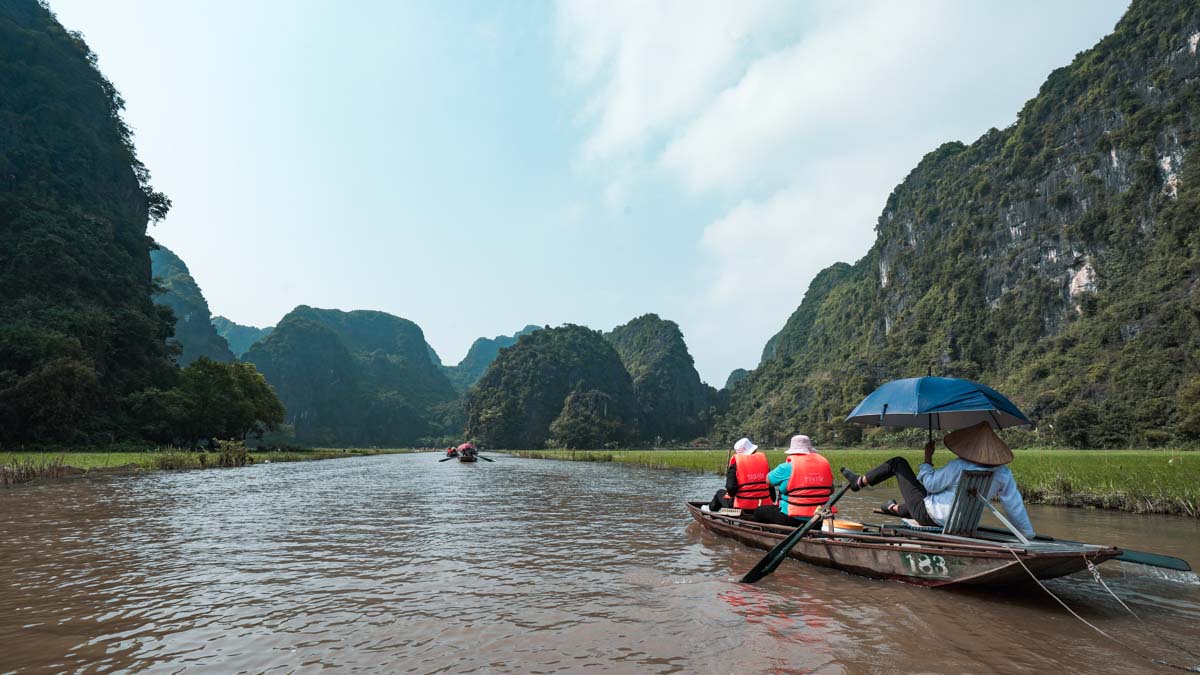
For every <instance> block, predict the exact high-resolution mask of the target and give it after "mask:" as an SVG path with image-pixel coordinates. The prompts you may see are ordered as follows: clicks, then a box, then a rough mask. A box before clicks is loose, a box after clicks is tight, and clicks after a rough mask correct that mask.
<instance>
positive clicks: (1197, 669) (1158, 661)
mask: <svg viewBox="0 0 1200 675" xmlns="http://www.w3.org/2000/svg"><path fill="white" fill-rule="evenodd" d="M1003 548H1005V549H1007V550H1008V552H1009V553H1011V554H1012V556H1013V559H1014V560H1016V561H1017V562H1018V563H1019V564H1020V565H1021V567H1022V568H1024V569H1025V571H1026V572H1027V573H1028V574H1029V578H1031V579H1033V580H1034V582H1036V583H1037V585H1038V586H1041V587H1042V590H1043V591H1046V594H1047V595H1049V596H1050V597H1052V598H1054V600H1055V602H1057V603H1058V604H1060V605H1062V606H1063V609H1065V610H1067V611H1068V612H1070V613H1071V616H1073V617H1075V618H1076V619H1079V620H1080V621H1082V622H1083V623H1084V625H1086V626H1087V627H1088V628H1091V629H1092V630H1094V631H1096V632H1097V633H1099V634H1101V635H1103V636H1104V637H1106V638H1108V639H1109V640H1112V641H1113V642H1115V643H1117V644H1119V645H1121V646H1122V647H1124V648H1126V649H1128V650H1129V651H1131V652H1133V653H1134V654H1137V655H1138V656H1140V657H1142V658H1144V659H1146V660H1148V661H1150V662H1151V663H1156V664H1158V665H1160V666H1167V667H1168V668H1175V669H1177V670H1182V671H1184V672H1188V673H1200V666H1195V667H1192V668H1189V667H1187V666H1181V665H1178V664H1175V663H1170V662H1168V661H1164V660H1162V659H1156V658H1154V657H1152V656H1149V655H1147V654H1143V653H1142V652H1140V651H1138V650H1136V649H1134V648H1133V647H1130V646H1129V645H1127V644H1125V643H1124V642H1122V641H1120V640H1118V639H1117V638H1115V637H1113V636H1111V635H1109V634H1108V633H1105V632H1104V631H1103V630H1101V629H1100V628H1098V627H1097V626H1096V625H1095V624H1093V623H1092V622H1090V621H1088V620H1087V619H1085V618H1083V617H1082V616H1079V615H1078V614H1076V613H1075V610H1073V609H1071V608H1070V607H1069V606H1068V605H1067V603H1065V602H1063V601H1062V599H1061V598H1059V597H1058V596H1057V595H1055V594H1054V592H1053V591H1051V590H1050V589H1049V588H1046V584H1043V583H1042V580H1041V579H1038V578H1037V575H1035V574H1034V573H1033V572H1031V571H1030V569H1029V567H1027V566H1026V565H1025V561H1024V560H1021V556H1019V555H1017V552H1016V551H1014V550H1013V549H1012V548H1010V547H1008V546H1004V547H1003ZM1122 604H1124V603H1122ZM1126 609H1128V608H1126Z"/></svg>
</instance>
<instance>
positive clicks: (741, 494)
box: [702, 438, 775, 512]
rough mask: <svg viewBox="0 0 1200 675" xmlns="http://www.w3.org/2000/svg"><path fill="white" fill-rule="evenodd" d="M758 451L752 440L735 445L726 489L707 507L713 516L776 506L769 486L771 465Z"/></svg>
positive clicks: (728, 469)
mask: <svg viewBox="0 0 1200 675" xmlns="http://www.w3.org/2000/svg"><path fill="white" fill-rule="evenodd" d="M757 451H758V446H757V445H755V444H754V443H752V442H751V441H750V439H749V438H743V439H741V440H739V441H738V442H737V443H734V444H733V456H732V457H730V458H729V468H727V469H725V487H724V489H721V490H717V494H715V495H713V498H712V501H711V502H709V504H708V506H707V507H706V508H707V509H708V510H709V511H710V512H716V511H720V510H721V509H728V508H734V509H742V510H745V511H753V510H754V509H756V508H758V507H760V506H764V505H766V506H772V505H774V504H775V488H773V487H771V486H770V485H769V484H768V483H767V472H769V471H770V470H771V465H770V463H768V462H767V458H766V456H765V455H760V454H757ZM702 510H703V509H702Z"/></svg>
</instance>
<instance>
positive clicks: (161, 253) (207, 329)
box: [150, 245, 236, 366]
mask: <svg viewBox="0 0 1200 675" xmlns="http://www.w3.org/2000/svg"><path fill="white" fill-rule="evenodd" d="M150 270H151V274H153V275H154V278H155V279H156V280H158V281H159V283H160V284H161V285H162V289H163V292H162V293H156V294H155V295H154V302H156V303H158V304H160V305H164V306H166V307H170V308H171V311H173V312H174V313H175V337H174V338H173V339H174V341H175V342H177V343H179V345H180V347H182V349H183V351H182V352H181V353H180V355H179V357H178V359H177V361H178V363H179V365H181V366H186V365H187V364H189V363H191V362H192V361H195V360H196V359H198V358H200V357H208V358H210V359H212V360H213V361H218V362H220V363H232V362H233V361H235V360H236V359H235V358H234V354H233V352H232V351H230V349H229V343H227V342H226V341H225V338H224V337H222V336H221V335H219V334H218V333H217V330H216V329H215V328H214V327H213V324H212V313H211V312H210V311H209V309H208V301H207V300H205V299H204V294H203V293H202V292H201V291H200V286H199V285H197V284H196V280H195V279H194V278H192V275H191V272H189V271H188V267H187V264H186V263H184V262H183V260H181V259H180V258H179V256H177V255H175V253H174V252H173V251H171V250H170V249H168V248H167V247H165V246H162V245H159V247H158V249H156V250H153V251H151V252H150Z"/></svg>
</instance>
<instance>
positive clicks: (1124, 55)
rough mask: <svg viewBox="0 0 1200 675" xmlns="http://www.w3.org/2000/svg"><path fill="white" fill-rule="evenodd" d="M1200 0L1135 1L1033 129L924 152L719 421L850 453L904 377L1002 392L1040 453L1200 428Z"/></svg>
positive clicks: (1084, 56)
mask: <svg viewBox="0 0 1200 675" xmlns="http://www.w3.org/2000/svg"><path fill="white" fill-rule="evenodd" d="M1198 46H1200V4H1197V3H1195V2H1194V1H1193V0H1135V1H1134V2H1133V4H1132V5H1131V7H1130V8H1129V10H1128V12H1127V13H1126V15H1125V16H1124V18H1122V20H1121V21H1120V23H1119V24H1118V25H1117V27H1116V29H1115V30H1114V32H1113V33H1112V34H1111V35H1109V36H1108V37H1106V38H1104V39H1103V40H1102V41H1101V42H1100V43H1099V44H1097V45H1096V46H1095V47H1094V48H1093V49H1091V50H1088V51H1086V52H1083V53H1081V54H1079V55H1078V56H1077V57H1076V58H1075V60H1074V62H1073V63H1072V64H1071V65H1070V66H1067V67H1065V68H1060V69H1058V70H1056V71H1054V72H1053V73H1051V75H1050V77H1049V78H1048V79H1047V81H1046V83H1045V84H1044V85H1043V86H1042V88H1041V91H1040V92H1038V95H1037V96H1036V97H1035V98H1033V99H1032V100H1030V101H1029V102H1028V103H1027V104H1026V105H1025V107H1024V108H1023V109H1022V110H1021V112H1020V115H1019V117H1018V121H1017V122H1016V123H1015V124H1014V125H1013V126H1011V127H1009V128H1007V129H1004V130H1002V131H998V130H995V129H993V130H991V131H989V132H988V133H986V134H984V135H983V137H981V138H980V139H978V140H977V141H976V142H975V143H973V144H971V145H969V146H967V145H963V144H961V143H947V144H945V145H943V146H942V147H940V148H938V149H937V150H935V151H933V152H931V153H930V154H929V155H927V156H926V157H925V158H924V160H922V162H921V163H920V164H919V165H918V166H917V167H916V168H915V169H914V170H913V171H912V173H911V174H909V176H908V177H907V178H906V179H905V180H904V182H903V183H901V184H900V185H899V186H898V187H897V188H896V189H895V191H894V192H893V193H892V195H891V197H890V198H889V199H888V202H887V205H886V207H885V208H884V211H883V213H882V215H881V216H880V218H879V221H878V224H877V226H876V232H877V239H876V241H875V244H874V245H873V246H872V247H871V249H870V250H869V251H868V252H867V254H866V255H865V256H864V257H863V258H862V259H861V260H859V261H858V262H857V263H855V264H854V265H853V266H848V265H844V264H839V265H835V266H834V267H832V268H830V269H828V270H825V271H824V272H822V273H821V275H819V276H818V277H817V279H816V280H815V281H814V282H813V286H812V287H811V288H810V289H809V291H808V293H807V294H806V295H805V297H804V300H803V302H802V303H801V305H800V307H799V309H797V310H796V312H795V314H793V316H792V318H791V319H789V321H788V322H787V324H786V325H785V326H784V328H783V330H781V331H780V333H779V335H777V336H775V337H774V338H772V340H771V341H770V343H769V344H768V346H767V348H766V349H765V350H764V360H763V362H762V364H761V365H760V366H759V367H758V368H757V369H755V370H754V371H753V372H752V373H751V374H750V375H749V376H748V377H747V379H746V380H745V381H744V382H743V383H742V384H741V385H739V386H738V387H736V388H734V389H733V390H732V392H731V409H730V411H729V413H728V414H727V415H725V416H724V417H723V418H722V420H721V421H720V424H719V425H718V431H719V434H720V435H721V436H723V437H725V438H732V437H734V436H736V435H739V434H744V433H748V434H752V435H753V436H754V437H755V438H756V439H762V440H764V441H767V442H781V441H782V440H783V439H784V438H785V437H786V436H787V435H789V434H792V433H798V432H804V433H810V434H814V435H816V436H817V437H818V438H820V439H822V440H824V441H826V442H828V441H830V440H854V438H855V437H856V435H857V433H858V431H857V430H855V429H847V428H843V427H842V425H841V424H840V420H841V419H842V418H843V417H844V416H845V415H846V413H847V412H848V411H849V410H850V408H851V406H853V405H854V403H856V402H857V401H858V400H859V399H860V398H861V397H862V396H863V395H864V394H866V393H868V392H869V391H870V390H871V389H872V388H874V387H875V386H876V385H878V384H879V383H881V382H883V381H885V380H887V379H889V378H893V377H903V376H912V375H921V374H924V373H925V372H926V369H927V368H932V369H933V371H934V372H935V373H936V374H944V375H952V376H962V377H969V378H974V379H979V380H983V381H986V382H988V383H990V384H993V385H995V386H997V387H998V388H1000V389H1001V390H1003V391H1005V392H1006V393H1008V394H1010V395H1012V396H1013V398H1014V399H1015V400H1016V401H1017V402H1018V403H1019V404H1020V405H1021V406H1022V407H1023V409H1024V410H1025V411H1026V412H1027V413H1029V414H1030V415H1031V417H1033V418H1034V419H1035V420H1036V421H1037V422H1039V426H1040V433H1041V434H1043V439H1044V440H1050V441H1056V442H1061V443H1064V444H1069V445H1079V446H1116V445H1142V444H1150V445H1155V444H1160V443H1166V442H1170V441H1173V440H1177V439H1184V438H1196V437H1197V436H1200V154H1198V152H1197V151H1196V149H1195V148H1196V142H1197V140H1200V53H1198V51H1200V50H1198Z"/></svg>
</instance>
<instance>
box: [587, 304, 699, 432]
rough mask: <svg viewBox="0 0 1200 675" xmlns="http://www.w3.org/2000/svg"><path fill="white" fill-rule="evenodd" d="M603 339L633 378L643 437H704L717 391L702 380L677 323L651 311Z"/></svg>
mask: <svg viewBox="0 0 1200 675" xmlns="http://www.w3.org/2000/svg"><path fill="white" fill-rule="evenodd" d="M604 337H605V339H607V340H608V341H609V342H610V343H611V344H612V345H613V347H615V348H616V350H617V353H618V354H619V355H620V356H621V362H622V363H624V364H625V369H626V370H627V371H629V376H630V377H631V378H632V379H633V393H634V397H635V398H636V399H637V403H638V419H639V420H640V431H641V435H642V438H643V439H645V440H647V441H654V440H655V439H656V438H661V439H663V440H666V441H688V440H692V439H694V438H696V437H699V436H702V435H704V433H705V432H706V431H707V430H708V426H709V422H710V415H711V413H712V411H711V410H710V407H711V406H713V405H714V404H715V403H716V394H717V392H716V391H715V390H714V389H713V388H712V387H710V386H708V385H706V384H704V383H703V382H701V381H700V374H699V373H697V372H696V367H695V362H694V361H693V360H692V355H691V354H690V353H688V348H687V344H686V343H685V342H684V341H683V333H682V332H680V330H679V326H678V325H677V324H676V323H675V322H674V321H666V320H663V319H661V318H659V317H658V315H657V314H646V315H644V316H640V317H638V318H636V319H634V320H632V321H630V322H629V323H627V324H624V325H621V326H617V327H616V328H614V329H613V330H612V332H610V333H607V334H605V336H604Z"/></svg>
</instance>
